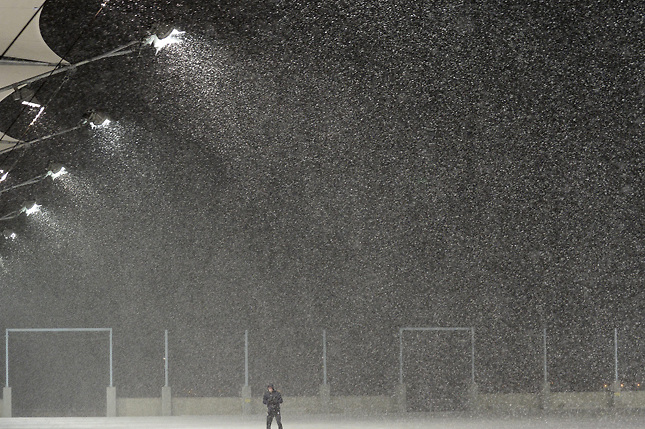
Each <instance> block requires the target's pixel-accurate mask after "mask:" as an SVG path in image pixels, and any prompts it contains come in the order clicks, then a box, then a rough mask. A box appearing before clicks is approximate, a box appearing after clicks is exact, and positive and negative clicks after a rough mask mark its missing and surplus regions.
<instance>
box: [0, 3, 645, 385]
mask: <svg viewBox="0 0 645 429" xmlns="http://www.w3.org/2000/svg"><path fill="white" fill-rule="evenodd" d="M203 3H208V4H203ZM63 6H64V7H63ZM99 9H100V2H98V1H74V2H70V1H68V0H66V1H63V0H49V1H48V2H47V4H46V5H45V8H44V11H43V15H42V20H41V21H42V22H41V27H42V33H43V36H44V38H45V40H46V41H47V42H48V43H49V45H50V46H51V47H52V49H53V50H54V51H56V52H57V53H58V54H59V55H61V56H63V57H64V58H66V59H67V60H69V61H71V62H75V61H80V60H83V59H86V58H89V57H92V56H94V55H98V54H100V53H103V52H106V51H108V50H110V49H113V48H115V47H117V46H119V45H121V44H123V43H126V42H128V41H130V40H134V39H141V38H143V37H144V36H145V35H146V33H147V31H148V30H149V28H150V27H151V26H152V25H153V24H154V22H155V21H160V20H161V21H166V22H169V23H175V24H176V25H177V26H178V27H180V28H181V29H182V30H186V31H187V37H186V41H185V43H184V44H183V45H182V46H180V47H173V48H171V49H169V50H165V51H162V52H160V53H159V54H157V55H155V54H154V51H152V50H150V49H142V50H141V52H140V53H138V54H135V55H131V56H128V57H119V58H115V59H110V60H102V61H100V62H96V63H94V64H91V65H88V66H84V67H82V68H79V69H78V70H76V71H75V72H74V73H70V74H67V75H65V76H57V77H53V78H51V79H48V80H46V81H42V82H38V83H35V84H32V85H31V86H30V87H31V88H33V89H35V90H37V91H38V97H39V98H40V99H41V100H45V101H46V103H47V110H46V112H45V114H44V115H43V117H42V119H40V120H39V121H38V122H37V123H36V124H35V125H34V126H32V127H28V124H29V122H30V121H31V119H33V112H29V111H23V110H21V109H20V107H19V105H18V104H16V103H15V102H14V101H13V100H11V99H7V100H5V101H3V103H2V104H1V105H0V111H1V115H0V125H1V126H2V128H3V129H5V130H6V129H7V128H8V127H9V126H11V129H10V130H9V134H10V135H14V136H20V135H23V136H24V138H34V137H37V136H41V135H44V134H46V133H48V132H53V131H56V130H60V129H64V128H67V127H71V126H74V125H75V124H76V123H77V122H78V120H79V118H80V117H81V116H82V114H83V113H84V112H85V111H86V110H88V109H90V108H94V109H99V110H103V111H105V112H106V113H108V114H109V115H111V116H112V117H113V118H115V119H117V121H118V122H117V123H116V124H115V126H114V127H112V128H109V129H106V130H95V131H89V130H84V131H77V132H74V133H70V134H67V135H65V136H62V137H59V138H56V139H53V140H51V141H48V142H43V143H41V144H38V145H35V146H34V147H33V148H31V149H29V150H27V151H24V153H22V154H17V153H13V154H11V155H10V156H9V157H7V159H6V160H5V161H14V160H16V159H18V163H17V164H16V165H17V167H16V169H15V176H16V178H15V179H13V180H16V181H18V180H20V179H21V178H22V179H26V178H28V177H32V176H34V175H35V174H40V173H41V172H42V171H44V168H45V167H46V165H47V163H48V162H49V161H50V160H55V161H58V162H62V163H64V164H65V165H67V166H68V169H69V170H70V171H71V172H72V174H71V176H70V177H67V178H66V180H65V181H64V182H63V184H50V183H42V184H39V185H36V186H33V187H30V188H29V189H22V190H20V191H16V192H12V193H8V194H4V195H3V196H2V200H0V207H2V208H3V209H4V210H5V211H6V212H9V211H11V210H14V209H15V208H16V207H18V205H19V204H20V203H21V202H22V201H23V200H26V199H33V198H37V199H38V201H39V202H41V203H42V204H43V208H44V216H43V217H41V218H36V217H33V218H29V219H24V218H21V219H20V220H16V221H13V222H10V225H9V224H8V225H7V226H10V227H11V228H13V229H15V230H17V231H18V232H20V233H21V239H20V240H19V241H17V242H14V243H4V244H3V246H2V249H1V252H2V258H3V259H2V261H3V271H2V272H1V273H0V275H1V281H2V285H3V297H4V299H3V302H4V303H5V304H4V309H3V311H2V316H1V320H2V321H3V325H5V327H7V328H15V327H63V326H64V327H113V328H114V329H115V341H116V342H117V353H118V359H117V361H116V362H117V363H116V365H118V370H117V372H116V383H115V384H116V385H117V386H118V389H121V390H119V392H120V393H119V395H123V396H127V395H130V396H145V395H154V396H156V395H158V390H157V389H158V387H160V386H161V385H162V384H163V373H162V363H161V360H160V359H161V357H162V354H163V330H164V329H168V330H170V331H171V339H172V340H171V350H173V353H174V354H175V355H174V356H173V357H174V358H175V360H173V359H171V362H175V361H178V362H180V364H178V365H176V366H174V367H173V368H174V371H175V372H174V373H173V375H174V377H173V378H171V385H174V386H178V387H177V391H181V392H187V391H189V390H191V389H192V392H193V393H194V394H198V395H211V394H222V395H231V394H237V392H239V386H240V385H241V384H242V383H243V372H242V368H243V366H242V365H243V362H242V361H240V359H241V358H242V356H243V355H242V351H243V332H244V330H245V329H249V330H250V331H251V340H252V343H251V344H252V345H254V347H255V348H253V349H252V380H251V381H252V384H253V386H254V389H255V392H259V391H260V389H261V388H262V386H263V385H264V384H265V383H266V381H267V380H268V379H270V381H273V382H275V383H276V384H278V385H280V386H282V387H283V389H284V390H285V392H286V393H288V394H312V393H315V391H316V389H317V385H318V383H320V381H321V380H322V379H321V370H320V355H321V350H320V349H321V336H322V334H321V330H322V329H323V328H326V329H327V330H328V333H329V341H330V350H329V353H330V354H331V357H330V366H331V368H330V374H332V375H330V377H331V380H330V382H331V383H332V386H334V387H333V389H336V390H335V392H338V393H339V394H340V393H369V392H373V391H374V390H378V389H386V390H387V389H390V388H391V387H392V386H393V385H394V383H396V381H397V380H398V366H397V365H398V337H397V335H398V328H399V327H401V326H474V327H475V328H476V330H477V332H478V345H479V347H478V350H479V352H478V353H479V355H478V372H479V375H478V379H479V383H480V384H481V385H482V388H483V389H484V390H486V389H488V390H503V389H514V390H525V391H526V390H528V391H535V390H536V389H537V388H538V386H539V383H540V382H541V379H540V376H541V375H540V374H541V373H540V371H541V367H540V362H541V361H540V359H541V354H540V353H541V349H540V347H541V337H540V335H541V329H542V327H547V328H548V329H549V330H550V332H551V333H552V335H551V338H552V340H551V343H550V344H551V347H552V348H553V351H554V353H553V357H552V361H551V362H550V363H551V364H552V366H553V369H552V371H553V377H552V378H553V379H554V383H556V384H557V383H559V384H558V386H559V387H558V388H560V389H579V390H591V389H598V388H600V386H601V385H602V384H603V383H604V382H606V381H611V379H612V375H613V371H612V366H611V365H612V347H613V345H612V340H613V332H612V330H613V328H614V327H618V328H621V335H623V337H626V336H627V335H630V336H632V337H633V338H632V337H630V341H625V342H623V345H622V346H621V347H622V348H621V353H624V354H625V360H626V361H633V360H636V361H637V362H636V361H635V362H636V363H633V365H632V366H631V367H628V368H626V369H625V378H630V377H631V378H632V379H634V380H636V379H640V378H642V377H643V374H639V373H638V371H639V370H638V369H637V368H638V367H640V366H642V363H643V362H642V361H638V354H636V353H632V352H629V350H632V349H633V347H634V346H633V344H637V343H638V341H639V340H638V338H640V331H639V329H641V328H640V319H641V314H642V311H643V304H644V301H643V295H642V294H641V291H642V290H643V275H642V274H643V269H644V262H643V256H644V254H645V247H644V244H643V243H644V241H643V238H644V231H643V213H644V207H643V178H644V171H645V170H644V167H645V164H644V163H645V159H644V158H643V147H642V137H643V127H644V126H645V112H644V106H643V96H644V94H645V81H644V80H643V76H644V75H643V65H644V64H645V55H644V52H645V46H644V44H645V42H644V41H645V37H644V36H645V34H644V27H643V24H644V22H643V16H645V13H644V12H645V10H644V8H643V5H642V4H641V3H640V2H629V1H627V2H622V3H621V4H620V6H611V5H609V6H608V5H606V4H605V3H604V2H593V3H589V2H543V1H540V2H538V1H535V2H523V4H522V6H516V5H514V4H512V2H468V1H437V2H403V3H401V2H385V1H371V0H367V1H356V2H340V1H324V2H316V1H314V2H295V1H273V2H259V1H258V2H255V1H230V2H226V1H225V2H198V1H192V0H186V1H175V2H165V1H161V2H159V1H154V2H153V1H145V0H144V1H136V2H135V1H125V0H120V1H109V2H107V5H106V6H105V7H104V8H103V9H102V10H101V12H100V13H99V14H98V15H96V12H97V11H98V10H99ZM23 133H24V134H23ZM18 156H20V158H18ZM39 219H40V220H39ZM644 334H645V333H644ZM643 336H645V335H643ZM453 340H454V339H453ZM453 340H448V339H445V338H444V339H440V338H435V337H433V336H432V335H430V334H428V335H426V336H425V337H424V336H418V337H415V336H414V335H413V334H410V338H407V337H406V341H408V342H409V343H406V345H407V347H409V348H410V350H416V351H414V352H412V351H411V352H410V353H412V354H411V355H410V356H412V355H414V353H417V354H418V356H426V359H428V361H427V362H430V361H432V362H435V363H434V364H433V365H434V366H435V367H441V368H444V369H436V368H435V369H433V370H428V369H427V368H429V366H428V365H429V363H428V365H424V364H423V362H425V361H424V360H423V358H422V357H419V358H418V359H416V358H415V359H416V360H415V359H412V358H410V359H412V360H410V361H409V362H407V363H406V365H408V369H409V371H410V373H411V374H412V373H415V371H416V373H415V374H416V378H417V379H419V380H421V379H423V380H432V379H436V378H441V377H444V378H446V377H447V378H453V379H456V378H458V379H460V380H461V379H465V378H468V377H469V373H468V368H467V366H468V362H466V363H459V362H460V360H459V359H461V358H457V356H463V354H464V353H466V355H467V353H468V351H467V347H468V339H467V338H466V339H465V340H464V339H457V340H454V341H458V342H459V341H462V342H461V343H459V344H461V345H459V346H455V345H454V344H452V345H451V344H450V341H453ZM43 341H44V340H43ZM61 341H62V340H61ZM65 341H69V340H65ZM92 341H94V340H92ZM97 341H99V340H97ZM442 341H444V342H445V341H447V343H445V344H444V346H438V345H437V344H443V343H442ZM463 341H466V343H463ZM81 343H82V344H85V343H83V342H79V344H81ZM627 343H629V344H631V345H629V344H627ZM464 344H465V345H464ZM25 347H26V346H25ZM52 347H54V346H53V345H52ZM77 347H85V346H81V345H77ZM442 347H443V348H442ZM460 347H465V349H464V350H465V351H463V353H462V352H461V351H459V350H461V349H460ZM630 347H631V349H630ZM444 349H445V350H451V352H444V351H442V350H444ZM424 350H425V351H424ZM455 350H456V351H455ZM426 352H427V353H426ZM16 353H18V354H19V356H20V357H21V359H23V357H24V356H26V355H27V354H28V353H26V352H24V353H22V352H19V351H16ZM446 353H448V354H447V355H446ZM450 353H452V354H450ZM630 353H631V354H630ZM628 355H629V357H627V356H628ZM414 356H416V355H414ZM439 356H443V357H441V359H444V360H445V356H452V357H453V358H454V359H452V363H449V362H446V363H445V365H444V366H443V367H442V366H441V365H438V364H436V362H437V361H441V359H440V358H439ZM562 356H564V357H562ZM621 356H622V355H621ZM437 359H439V360H437ZM419 360H420V361H421V362H422V363H421V364H419V363H418V362H419ZM303 362H304V363H303ZM365 362H370V364H365ZM415 362H416V363H415ZM455 362H457V363H455ZM462 364H464V365H466V369H464V368H461V367H459V365H462ZM334 365H335V366H334ZM451 365H452V366H451ZM455 365H456V366H455ZM423 368H426V369H423ZM432 368H434V367H432ZM446 368H448V369H446ZM424 371H425V372H424ZM437 371H438V372H437ZM629 371H631V373H629V375H628V372H629ZM54 372H57V373H61V374H66V371H64V370H63V369H60V370H57V371H54ZM438 374H440V376H438ZM446 374H448V375H449V376H446ZM414 377H415V376H411V377H410V378H411V379H412V378H414ZM25 380H26V378H25ZM25 383H26V382H25ZM97 383H98V384H99V385H103V384H101V383H103V380H101V381H100V382H97ZM429 383H430V381H427V382H426V384H423V383H421V385H422V387H418V389H423V388H427V384H429ZM435 384H436V383H435ZM423 386H426V387H423ZM182 394H184V393H182ZM185 394H188V393H185Z"/></svg>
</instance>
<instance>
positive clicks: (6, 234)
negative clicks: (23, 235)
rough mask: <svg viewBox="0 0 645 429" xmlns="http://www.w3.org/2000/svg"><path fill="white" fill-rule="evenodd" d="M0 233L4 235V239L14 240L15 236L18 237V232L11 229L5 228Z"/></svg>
mask: <svg viewBox="0 0 645 429" xmlns="http://www.w3.org/2000/svg"><path fill="white" fill-rule="evenodd" d="M2 235H3V236H4V239H5V240H11V241H13V240H15V239H16V237H18V234H16V233H15V232H14V231H13V230H11V229H5V230H4V231H2Z"/></svg>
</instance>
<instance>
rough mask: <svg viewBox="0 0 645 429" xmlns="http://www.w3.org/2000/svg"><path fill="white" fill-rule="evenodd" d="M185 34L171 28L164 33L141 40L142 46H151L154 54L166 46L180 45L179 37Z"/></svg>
mask: <svg viewBox="0 0 645 429" xmlns="http://www.w3.org/2000/svg"><path fill="white" fill-rule="evenodd" d="M185 33H186V32H185V31H179V30H177V29H176V28H172V29H169V30H166V31H165V32H157V34H152V35H150V36H148V37H146V38H145V39H144V40H143V44H144V45H151V46H152V47H154V48H155V49H156V52H159V51H160V50H162V49H163V48H165V47H166V46H168V45H172V44H177V43H181V41H182V40H181V36H183V35H184V34H185Z"/></svg>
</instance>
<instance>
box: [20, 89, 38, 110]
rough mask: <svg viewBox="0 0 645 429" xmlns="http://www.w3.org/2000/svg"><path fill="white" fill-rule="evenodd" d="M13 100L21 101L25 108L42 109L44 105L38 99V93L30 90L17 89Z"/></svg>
mask: <svg viewBox="0 0 645 429" xmlns="http://www.w3.org/2000/svg"><path fill="white" fill-rule="evenodd" d="M13 99H14V100H16V101H20V102H21V103H22V104H24V105H25V106H29V107H35V108H38V109H39V108H41V107H43V105H42V104H40V102H39V101H38V99H36V93H35V92H34V91H33V90H31V89H29V88H16V89H15V91H14V92H13Z"/></svg>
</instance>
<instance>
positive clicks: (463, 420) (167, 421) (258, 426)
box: [0, 414, 645, 429]
mask: <svg viewBox="0 0 645 429" xmlns="http://www.w3.org/2000/svg"><path fill="white" fill-rule="evenodd" d="M265 425H266V422H265V420H264V418H263V417H262V416H254V417H232V416H210V417H204V416H199V417H195V416H190V417H189V416H186V417H116V418H105V417H92V418H84V417H72V418H63V417H60V418H58V417H57V418H53V417H52V418H7V419H0V429H2V428H22V429H26V428H29V429H35V428H57V429H63V428H64V429H126V428H127V429H153V428H154V429H193V428H195V429H196V428H213V429H228V428H230V429H264V428H265ZM283 425H284V428H285V429H323V428H325V429H327V428H334V429H398V428H400V429H435V428H436V429H439V428H442V429H475V428H477V429H511V428H517V429H538V428H539V429H541V428H549V429H601V428H603V429H604V428H608V427H613V428H644V429H645V418H644V416H610V415H607V416H585V417H561V416H545V417H532V418H516V417H505V418H488V417H487V418H468V417H450V416H437V415H430V414H425V415H421V414H415V415H408V416H403V417H399V416H386V417H365V418H359V417H339V416H309V417H307V416H294V417H289V416H284V417H283ZM272 428H277V425H276V424H275V422H274V423H273V425H272Z"/></svg>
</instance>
